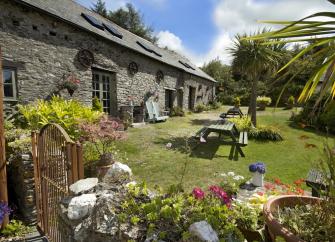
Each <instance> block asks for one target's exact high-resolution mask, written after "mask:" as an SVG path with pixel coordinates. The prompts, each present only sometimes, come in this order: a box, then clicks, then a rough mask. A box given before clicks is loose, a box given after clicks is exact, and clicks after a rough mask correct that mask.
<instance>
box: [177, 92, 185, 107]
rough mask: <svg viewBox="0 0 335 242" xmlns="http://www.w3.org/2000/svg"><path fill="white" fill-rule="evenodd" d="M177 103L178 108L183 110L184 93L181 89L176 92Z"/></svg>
mask: <svg viewBox="0 0 335 242" xmlns="http://www.w3.org/2000/svg"><path fill="white" fill-rule="evenodd" d="M177 102H178V107H180V108H183V107H184V104H183V103H184V92H183V90H181V89H178V91H177Z"/></svg>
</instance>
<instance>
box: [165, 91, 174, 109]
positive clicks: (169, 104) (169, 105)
mask: <svg viewBox="0 0 335 242" xmlns="http://www.w3.org/2000/svg"><path fill="white" fill-rule="evenodd" d="M172 109H173V90H170V89H165V110H167V111H169V112H171V111H172Z"/></svg>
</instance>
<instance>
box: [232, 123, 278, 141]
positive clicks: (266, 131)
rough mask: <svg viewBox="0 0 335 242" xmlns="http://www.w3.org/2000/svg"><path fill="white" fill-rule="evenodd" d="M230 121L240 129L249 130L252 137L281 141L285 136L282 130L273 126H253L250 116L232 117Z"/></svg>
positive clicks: (249, 135)
mask: <svg viewBox="0 0 335 242" xmlns="http://www.w3.org/2000/svg"><path fill="white" fill-rule="evenodd" d="M229 121H231V122H233V123H235V125H236V127H237V129H238V131H240V132H242V131H245V132H248V137H249V138H250V139H256V140H271V141H281V140H283V137H282V136H281V134H280V131H279V130H278V129H277V128H275V127H272V126H258V127H257V128H255V127H253V125H252V122H251V119H250V117H242V118H231V119H230V120H229Z"/></svg>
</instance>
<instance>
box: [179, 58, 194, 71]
mask: <svg viewBox="0 0 335 242" xmlns="http://www.w3.org/2000/svg"><path fill="white" fill-rule="evenodd" d="M179 63H180V64H182V65H183V66H185V67H186V68H188V69H192V70H195V69H194V68H193V67H192V66H190V65H189V64H187V63H186V62H183V61H181V60H179Z"/></svg>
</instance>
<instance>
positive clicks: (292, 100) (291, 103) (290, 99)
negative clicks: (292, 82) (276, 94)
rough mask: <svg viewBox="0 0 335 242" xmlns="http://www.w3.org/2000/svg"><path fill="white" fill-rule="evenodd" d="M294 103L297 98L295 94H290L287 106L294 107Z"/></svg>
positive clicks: (288, 107)
mask: <svg viewBox="0 0 335 242" xmlns="http://www.w3.org/2000/svg"><path fill="white" fill-rule="evenodd" d="M294 104H295V98H294V97H293V96H290V97H289V98H288V99H287V103H286V108H287V109H292V108H293V107H294Z"/></svg>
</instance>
